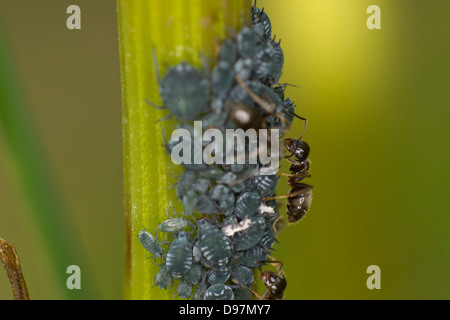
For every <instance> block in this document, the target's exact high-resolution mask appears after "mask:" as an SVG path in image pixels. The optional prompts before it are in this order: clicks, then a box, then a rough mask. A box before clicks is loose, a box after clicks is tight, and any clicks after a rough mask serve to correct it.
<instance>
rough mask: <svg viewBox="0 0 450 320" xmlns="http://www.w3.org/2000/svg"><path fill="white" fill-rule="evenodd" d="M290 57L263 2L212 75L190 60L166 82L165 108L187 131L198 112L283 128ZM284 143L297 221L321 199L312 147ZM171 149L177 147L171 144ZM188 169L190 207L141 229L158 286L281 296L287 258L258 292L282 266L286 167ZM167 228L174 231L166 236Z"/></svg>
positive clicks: (185, 195) (185, 185) (196, 294)
mask: <svg viewBox="0 0 450 320" xmlns="http://www.w3.org/2000/svg"><path fill="white" fill-rule="evenodd" d="M283 63H284V56H283V51H282V50H281V47H280V42H276V41H275V37H274V38H273V39H272V38H271V23H270V20H269V18H268V16H267V14H266V13H265V12H264V10H261V9H259V8H257V7H256V6H254V7H252V26H251V27H249V26H244V27H243V28H242V29H241V30H240V31H239V32H238V33H237V34H236V36H235V37H233V38H230V39H226V40H224V41H223V43H222V44H221V46H220V49H219V53H218V57H217V62H216V64H215V66H214V67H213V69H212V71H211V72H210V74H208V75H204V74H203V73H202V72H201V71H200V70H198V69H197V68H194V67H193V66H191V65H189V64H188V63H185V62H183V63H181V64H179V65H177V66H175V67H173V68H171V69H169V70H168V71H167V72H166V73H165V75H164V76H163V77H162V78H161V79H159V85H160V94H161V97H162V101H163V104H164V105H163V107H164V108H167V109H168V110H169V111H170V113H171V115H172V116H174V117H176V118H177V121H178V127H179V128H185V129H188V130H190V131H192V130H193V126H192V121H193V120H194V119H195V120H200V121H202V123H203V126H204V127H210V128H217V129H219V130H222V131H225V129H229V128H231V129H236V128H242V129H244V130H245V129H248V128H254V129H259V128H268V129H274V128H276V129H279V130H280V131H281V132H284V131H285V130H287V129H288V128H289V127H290V125H291V123H292V121H293V119H294V116H296V115H295V114H294V104H293V103H292V101H291V100H290V99H289V98H286V99H285V96H284V92H285V89H286V85H282V84H279V82H278V80H279V78H280V76H281V72H282V67H283ZM297 117H298V116H297ZM299 118H301V117H299ZM301 119H303V118H301ZM284 145H285V148H286V150H287V151H288V153H289V156H288V161H290V162H291V163H292V165H291V168H290V170H291V173H290V174H284V175H287V176H289V184H290V185H291V187H292V190H291V192H290V193H289V195H288V196H286V198H287V199H288V200H287V202H288V206H287V215H288V221H289V222H295V221H298V220H299V219H300V218H302V217H303V216H304V214H305V213H306V211H307V210H308V208H309V205H310V202H311V198H312V194H311V189H312V187H311V186H308V185H306V184H304V183H300V181H301V180H302V179H303V178H306V177H309V173H308V170H309V160H308V154H309V147H308V145H307V144H306V142H304V141H302V140H301V138H300V139H286V140H285V142H284ZM166 148H167V150H168V151H169V153H170V151H171V148H172V146H171V144H170V142H169V143H167V142H166ZM239 152H246V150H238V151H237V153H239ZM192 163H194V162H192ZM183 166H184V169H185V171H184V173H183V175H182V176H181V177H180V179H179V181H178V182H177V185H176V193H177V198H178V199H179V200H180V201H181V202H182V203H183V206H184V212H183V213H181V214H178V215H176V214H175V216H169V219H167V220H166V221H164V222H162V223H161V224H160V225H159V226H158V228H157V230H156V231H155V232H154V236H153V235H152V234H150V233H149V232H147V231H145V229H144V230H142V231H141V232H140V233H139V235H138V237H139V240H140V241H141V243H142V245H143V247H144V248H145V249H147V250H148V251H149V252H150V253H151V254H152V255H153V258H154V261H155V263H157V265H158V266H160V270H159V272H158V273H157V275H156V276H155V278H154V283H153V285H154V286H158V287H159V288H160V289H167V288H169V287H170V288H172V286H173V285H174V283H177V287H176V293H177V294H178V296H179V297H180V298H193V299H197V300H201V299H205V300H231V299H241V300H242V299H250V298H251V297H252V295H253V296H255V297H257V298H260V299H281V298H282V297H283V292H284V289H285V287H286V285H287V282H286V279H285V275H284V272H283V270H282V268H281V264H279V265H280V266H279V268H278V272H272V271H263V272H262V273H261V279H262V282H263V284H264V286H265V287H266V291H265V293H264V294H263V295H262V296H259V295H258V294H256V293H255V292H253V291H252V289H251V288H252V285H253V283H254V282H255V278H254V272H255V270H256V269H261V268H262V267H264V266H265V265H267V264H269V263H278V261H274V259H273V258H272V256H271V255H270V254H271V251H272V250H273V249H272V246H273V244H274V242H275V241H276V240H275V231H274V227H275V224H276V223H277V221H278V220H279V219H280V215H279V214H278V208H277V202H276V199H278V198H280V197H276V196H275V189H276V186H277V181H278V176H277V174H269V175H267V174H265V175H263V174H261V169H263V166H262V165H261V164H248V163H245V164H223V165H218V164H213V165H206V164H204V163H202V164H183ZM158 230H159V231H160V232H163V233H166V234H167V237H166V239H164V240H162V241H161V242H159V241H158V240H157V236H156V235H157V232H158Z"/></svg>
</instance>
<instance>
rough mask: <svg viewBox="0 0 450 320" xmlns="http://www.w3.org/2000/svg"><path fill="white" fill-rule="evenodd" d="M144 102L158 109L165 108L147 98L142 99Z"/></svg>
mask: <svg viewBox="0 0 450 320" xmlns="http://www.w3.org/2000/svg"><path fill="white" fill-rule="evenodd" d="M144 101H145V103H147V104H149V105H151V106H152V107H153V108H156V109H159V110H165V109H166V108H165V107H163V106H158V105H157V104H154V103H153V102H151V101H150V100H148V99H147V98H145V99H144Z"/></svg>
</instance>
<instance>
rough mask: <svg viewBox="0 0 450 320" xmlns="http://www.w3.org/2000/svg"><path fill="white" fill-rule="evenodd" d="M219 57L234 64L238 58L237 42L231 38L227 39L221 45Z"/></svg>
mask: <svg viewBox="0 0 450 320" xmlns="http://www.w3.org/2000/svg"><path fill="white" fill-rule="evenodd" d="M219 59H220V60H223V61H227V62H228V63H230V64H233V63H234V62H235V61H236V59H237V46H236V43H234V42H233V41H231V40H230V39H225V41H224V42H223V43H222V45H221V46H220V53H219Z"/></svg>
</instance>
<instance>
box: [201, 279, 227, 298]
mask: <svg viewBox="0 0 450 320" xmlns="http://www.w3.org/2000/svg"><path fill="white" fill-rule="evenodd" d="M204 299H205V300H233V299H234V293H233V289H231V288H230V287H229V286H227V285H226V284H222V283H218V284H214V285H212V286H210V287H209V288H208V290H206V292H205V294H204Z"/></svg>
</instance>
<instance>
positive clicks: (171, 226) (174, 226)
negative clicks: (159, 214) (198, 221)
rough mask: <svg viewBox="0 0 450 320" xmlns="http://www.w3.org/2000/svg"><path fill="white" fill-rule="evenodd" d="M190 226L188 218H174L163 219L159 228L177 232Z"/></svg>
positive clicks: (168, 231)
mask: <svg viewBox="0 0 450 320" xmlns="http://www.w3.org/2000/svg"><path fill="white" fill-rule="evenodd" d="M188 226H189V220H187V219H186V218H172V219H167V220H165V221H163V222H162V223H161V224H160V225H159V230H161V231H162V232H167V233H177V232H180V231H181V230H184V229H185V228H187V227H188Z"/></svg>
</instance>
